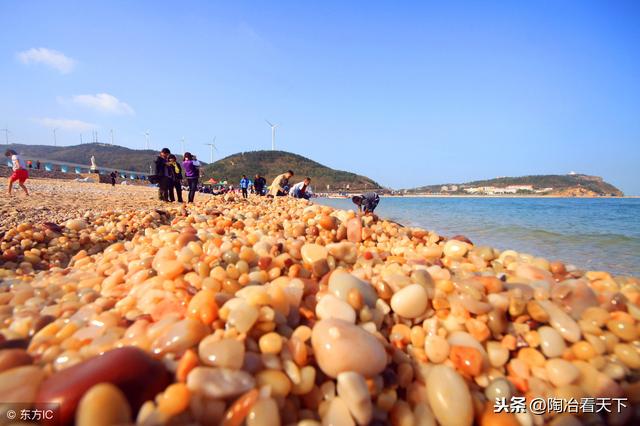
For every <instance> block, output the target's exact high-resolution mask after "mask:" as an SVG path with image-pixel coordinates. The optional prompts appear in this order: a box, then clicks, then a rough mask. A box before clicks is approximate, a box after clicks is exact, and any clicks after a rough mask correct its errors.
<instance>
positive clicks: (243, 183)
mask: <svg viewBox="0 0 640 426" xmlns="http://www.w3.org/2000/svg"><path fill="white" fill-rule="evenodd" d="M240 189H241V190H242V198H248V197H249V179H247V175H242V179H240Z"/></svg>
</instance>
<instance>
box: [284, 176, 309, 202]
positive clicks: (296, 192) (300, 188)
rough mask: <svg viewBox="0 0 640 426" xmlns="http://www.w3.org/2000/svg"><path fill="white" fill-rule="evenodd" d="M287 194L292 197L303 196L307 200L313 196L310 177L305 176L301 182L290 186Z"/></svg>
mask: <svg viewBox="0 0 640 426" xmlns="http://www.w3.org/2000/svg"><path fill="white" fill-rule="evenodd" d="M289 195H290V196H291V197H293V198H304V199H305V200H308V199H309V198H311V197H313V190H312V189H311V178H310V177H306V178H304V180H303V181H302V182H298V183H296V184H295V185H293V186H292V187H291V189H290V190H289Z"/></svg>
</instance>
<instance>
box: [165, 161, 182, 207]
mask: <svg viewBox="0 0 640 426" xmlns="http://www.w3.org/2000/svg"><path fill="white" fill-rule="evenodd" d="M167 159H168V163H167V166H168V167H169V175H170V176H171V182H170V186H169V200H170V201H175V200H176V198H177V199H178V202H179V203H182V202H183V201H182V166H180V164H179V163H178V161H177V159H176V156H175V155H173V154H170V155H169V157H168V158H167ZM174 189H175V190H176V195H175V196H174V195H173V190H174Z"/></svg>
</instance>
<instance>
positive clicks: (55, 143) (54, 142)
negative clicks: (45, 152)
mask: <svg viewBox="0 0 640 426" xmlns="http://www.w3.org/2000/svg"><path fill="white" fill-rule="evenodd" d="M57 130H58V128H57V127H56V128H54V129H53V146H58V138H57V137H56V131H57Z"/></svg>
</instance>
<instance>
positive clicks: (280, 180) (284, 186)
mask: <svg viewBox="0 0 640 426" xmlns="http://www.w3.org/2000/svg"><path fill="white" fill-rule="evenodd" d="M291 177H293V170H287V171H286V172H284V173H282V174H281V175H278V176H276V178H275V179H274V180H273V182H272V183H271V186H270V187H269V194H268V195H269V197H280V196H284V195H287V193H288V191H289V179H291Z"/></svg>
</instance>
